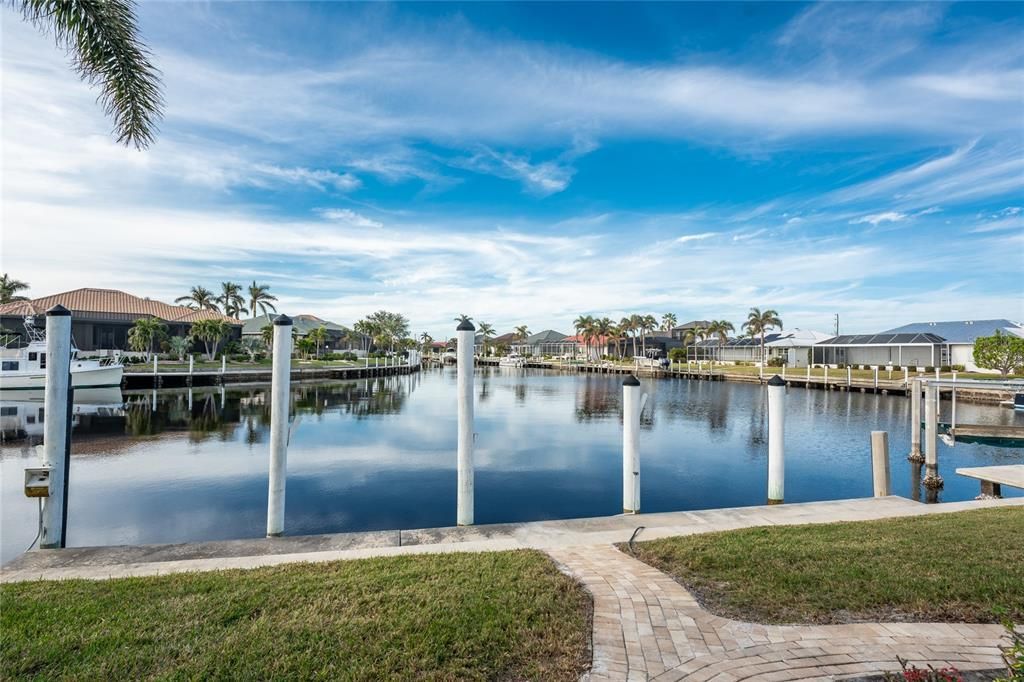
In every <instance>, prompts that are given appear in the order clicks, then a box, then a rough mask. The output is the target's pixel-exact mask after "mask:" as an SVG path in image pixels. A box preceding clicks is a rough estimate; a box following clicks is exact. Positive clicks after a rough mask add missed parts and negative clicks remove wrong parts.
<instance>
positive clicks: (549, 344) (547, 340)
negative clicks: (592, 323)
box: [513, 329, 576, 357]
mask: <svg viewBox="0 0 1024 682" xmlns="http://www.w3.org/2000/svg"><path fill="white" fill-rule="evenodd" d="M567 338H568V336H567V335H565V334H563V333H561V332H556V331H555V330H554V329H545V330H544V331H542V332H537V333H536V334H531V335H530V336H528V337H527V338H526V341H525V342H517V343H515V345H514V346H513V350H515V351H516V352H518V353H519V354H520V355H525V356H531V357H540V356H543V355H555V356H557V355H572V354H573V352H574V351H575V348H576V344H575V343H572V342H566V341H565V339H567Z"/></svg>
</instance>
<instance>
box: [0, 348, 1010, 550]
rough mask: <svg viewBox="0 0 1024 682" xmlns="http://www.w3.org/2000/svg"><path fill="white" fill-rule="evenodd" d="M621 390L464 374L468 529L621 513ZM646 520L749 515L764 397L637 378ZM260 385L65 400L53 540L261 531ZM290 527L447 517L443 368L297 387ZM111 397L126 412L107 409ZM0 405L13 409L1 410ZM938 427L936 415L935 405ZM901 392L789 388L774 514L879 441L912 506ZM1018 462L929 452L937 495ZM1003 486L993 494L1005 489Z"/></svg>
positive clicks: (864, 465)
mask: <svg viewBox="0 0 1024 682" xmlns="http://www.w3.org/2000/svg"><path fill="white" fill-rule="evenodd" d="M621 382H622V378H621V377H616V376H602V375H597V376H595V375H589V376H588V375H559V374H547V373H543V372H539V371H530V370H526V371H524V370H513V369H500V368H493V369H482V370H479V372H478V375H477V379H476V392H477V402H476V413H477V419H476V431H477V434H478V435H477V439H476V455H475V456H476V521H477V523H495V522H503V521H526V520H536V519H552V518H569V517H585V516H603V515H611V514H617V513H619V512H620V511H621V502H622V500H621V496H622V483H621V463H622V455H621V447H622V446H621V444H622V425H621V423H620V396H621ZM643 384H644V390H645V391H646V392H647V393H649V395H650V398H649V401H648V406H647V409H646V410H645V413H644V421H643V430H642V435H641V462H642V464H641V466H642V474H641V486H642V493H641V500H642V507H643V510H644V511H648V512H654V511H668V510H689V509H706V508H713V507H732V506H742V505H755V504H763V503H764V501H765V488H766V478H767V472H766V467H767V461H766V453H767V430H766V427H767V421H766V419H767V415H766V400H765V389H764V388H763V387H761V386H757V385H752V384H742V383H729V382H698V381H685V380H662V381H643ZM266 396H267V387H264V386H254V387H244V388H243V387H238V388H227V389H226V390H222V389H220V388H216V387H213V388H203V389H194V390H193V391H191V397H190V394H189V392H188V391H185V390H166V391H156V392H147V393H131V394H128V393H125V394H122V393H121V392H119V391H118V390H116V389H114V390H113V391H110V390H100V391H88V392H80V394H79V395H77V396H76V408H75V409H76V414H77V416H76V425H75V429H74V433H73V448H72V460H71V491H70V497H69V512H68V518H69V522H68V541H69V544H70V545H76V546H86V545H103V544H125V543H127V544H136V543H164V542H183V541H189V540H214V539H226V538H242V537H260V536H262V535H263V533H264V530H265V527H266V506H267V468H268V467H267V465H268V449H267V442H268V436H269V414H270V412H269V405H268V404H267V397H266ZM292 400H293V404H292V411H293V413H294V415H295V416H294V421H293V423H292V433H291V444H290V447H289V450H288V490H287V500H286V509H287V511H286V514H287V515H286V520H285V529H286V532H287V533H288V534H304V533H326V532H340V531H355V530H373V529H394V528H423V527H433V526H449V525H454V523H455V482H456V481H455V447H456V415H455V373H454V371H452V370H451V369H445V370H431V371H426V372H423V373H420V374H416V375H410V376H403V377H391V378H387V379H371V380H367V381H352V382H343V383H329V384H325V383H318V384H304V385H300V386H299V385H297V386H295V387H294V389H293V393H292ZM122 403H123V404H124V407H122ZM2 404H3V406H4V407H5V408H6V409H5V410H4V414H5V416H4V417H3V424H2V428H3V432H4V441H3V444H2V446H0V473H2V477H3V480H2V494H3V499H2V501H0V510H2V513H3V514H2V516H3V518H2V524H0V532H2V542H0V560H2V561H8V560H10V559H11V558H13V557H15V556H17V555H18V554H20V553H21V552H22V551H24V549H25V548H26V547H27V546H28V544H29V543H30V542H31V541H32V538H33V537H34V536H35V533H36V524H37V508H36V502H35V501H34V500H28V499H26V498H25V497H24V496H23V494H22V490H21V486H22V479H23V474H22V470H23V469H24V467H26V466H33V465H35V463H36V455H35V446H36V445H37V444H38V443H39V442H41V433H42V425H41V423H40V422H39V410H40V408H41V407H42V396H41V394H39V395H36V394H31V395H18V394H5V395H4V396H2ZM12 408H13V409H12ZM942 410H943V416H942V419H943V420H946V421H948V415H949V410H950V405H949V403H948V401H947V402H944V403H943V404H942ZM909 414H910V406H909V401H908V400H907V399H906V398H905V397H899V396H881V395H877V396H876V395H873V394H862V393H842V392H825V391H819V390H804V389H799V388H794V389H789V390H788V393H787V398H786V419H787V422H786V501H787V502H805V501H811V500H828V499H837V498H846V497H864V496H870V495H871V493H872V490H871V464H870V452H869V433H870V431H871V430H873V429H881V430H885V431H888V432H889V438H890V441H889V442H890V450H891V453H892V479H893V489H894V492H895V494H897V495H904V496H907V497H914V498H915V499H918V498H920V499H924V493H923V491H922V490H921V489H920V486H919V471H917V472H916V471H915V469H914V468H913V467H912V465H910V464H909V463H908V462H907V461H906V459H905V455H906V453H907V451H908V450H909V440H910V436H909V424H908V422H909ZM957 420H958V422H962V423H990V424H1018V425H1024V414H1021V413H1017V414H1014V412H1013V411H1012V410H1007V409H1005V408H999V407H989V406H974V405H969V404H967V403H964V402H963V401H960V402H959V404H958V406H957ZM1020 462H1024V449H1015V448H1003V447H995V446H991V445H969V444H964V443H958V444H957V445H956V446H955V447H952V448H951V447H948V446H946V445H944V444H942V443H940V445H939V464H940V473H941V474H942V475H943V477H944V478H945V481H946V487H945V489H944V490H943V491H942V492H941V493H940V494H939V499H940V500H941V501H950V500H965V499H970V498H973V497H974V496H975V495H976V494H977V493H978V484H977V482H976V481H973V480H969V479H964V478H963V477H960V476H957V475H956V474H955V473H954V469H955V468H956V467H961V466H982V465H989V464H1011V463H1020ZM1020 494H1021V491H1017V490H1013V489H1007V488H1004V495H1007V496H1009V495H1020Z"/></svg>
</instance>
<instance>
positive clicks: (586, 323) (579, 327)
mask: <svg viewBox="0 0 1024 682" xmlns="http://www.w3.org/2000/svg"><path fill="white" fill-rule="evenodd" d="M572 326H573V329H575V330H576V336H578V337H579V339H580V340H581V341H582V342H583V347H584V349H585V350H584V351H583V357H584V361H586V360H590V344H589V343H588V342H589V340H590V335H591V332H592V330H593V327H594V318H593V317H592V316H590V315H580V316H579V317H577V318H576V319H575V320H573V321H572Z"/></svg>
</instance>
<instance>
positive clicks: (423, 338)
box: [420, 332, 434, 353]
mask: <svg viewBox="0 0 1024 682" xmlns="http://www.w3.org/2000/svg"><path fill="white" fill-rule="evenodd" d="M432 343H434V337H433V336H431V335H430V334H428V333H427V332H423V333H422V334H420V348H421V349H422V350H423V352H424V353H426V352H427V350H429V349H430V346H431V344H432Z"/></svg>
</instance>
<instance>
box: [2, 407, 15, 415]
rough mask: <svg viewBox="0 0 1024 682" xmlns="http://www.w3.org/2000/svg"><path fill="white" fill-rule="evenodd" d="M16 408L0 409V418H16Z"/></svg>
mask: <svg viewBox="0 0 1024 682" xmlns="http://www.w3.org/2000/svg"><path fill="white" fill-rule="evenodd" d="M17 416H18V408H17V407H0V417H17Z"/></svg>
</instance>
